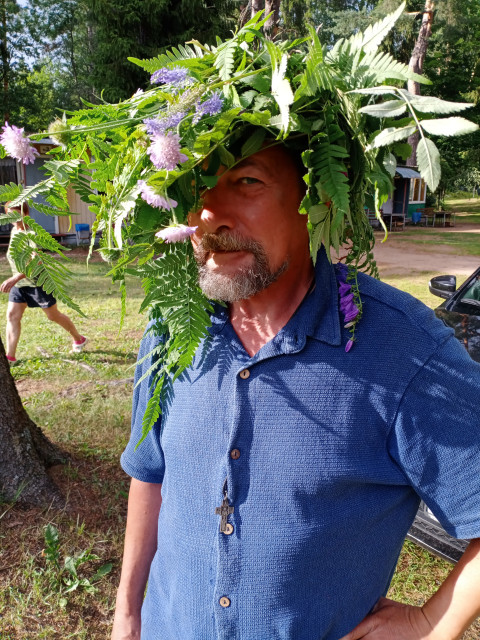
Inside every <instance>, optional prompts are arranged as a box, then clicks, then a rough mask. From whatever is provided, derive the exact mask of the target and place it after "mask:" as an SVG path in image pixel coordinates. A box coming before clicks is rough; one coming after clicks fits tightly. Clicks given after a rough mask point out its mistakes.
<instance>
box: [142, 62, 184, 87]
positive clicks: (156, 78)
mask: <svg viewBox="0 0 480 640" xmlns="http://www.w3.org/2000/svg"><path fill="white" fill-rule="evenodd" d="M150 82H151V83H152V84H171V85H173V86H174V87H178V88H179V89H181V88H184V87H186V86H187V85H189V84H191V83H192V82H194V80H193V78H192V77H191V76H189V75H188V70H187V69H184V68H183V67H172V69H169V68H168V67H162V68H161V69H159V70H158V71H155V72H154V73H153V74H152V75H151V77H150Z"/></svg>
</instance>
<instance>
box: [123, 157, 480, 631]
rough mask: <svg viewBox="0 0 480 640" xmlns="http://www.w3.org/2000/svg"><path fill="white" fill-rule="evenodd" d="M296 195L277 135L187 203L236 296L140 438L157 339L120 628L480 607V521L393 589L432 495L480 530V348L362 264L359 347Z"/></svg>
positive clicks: (256, 627) (442, 514)
mask: <svg viewBox="0 0 480 640" xmlns="http://www.w3.org/2000/svg"><path fill="white" fill-rule="evenodd" d="M302 195H303V189H302V185H301V180H300V174H299V172H298V171H297V168H296V163H295V161H294V159H293V158H292V156H291V155H290V154H289V152H288V151H287V150H286V149H285V148H284V147H282V146H276V147H272V148H268V149H263V150H262V151H260V152H258V153H256V154H254V155H252V156H250V157H249V158H247V159H245V160H243V161H241V162H239V163H238V164H236V165H235V166H234V167H233V168H231V169H229V170H226V171H224V172H223V173H222V174H221V176H220V177H219V180H218V182H217V184H216V186H215V187H214V188H212V189H210V190H208V191H207V192H206V193H205V197H204V201H203V207H202V208H201V210H200V211H198V212H196V213H195V214H193V215H191V218H190V224H191V225H194V226H196V227H197V229H196V231H195V233H194V235H193V236H192V243H193V248H194V252H195V256H196V259H197V261H198V265H199V283H200V286H201V287H202V289H203V290H204V292H205V294H206V295H207V296H208V297H209V298H211V299H215V300H221V301H224V302H225V303H227V304H226V305H217V306H216V307H215V311H214V313H213V314H212V325H211V328H210V330H209V337H208V338H207V339H206V340H205V342H204V344H202V345H201V346H200V348H199V349H198V352H197V354H196V356H195V359H194V362H193V364H192V365H191V366H190V367H189V369H188V370H187V371H186V372H185V373H184V374H183V375H181V376H180V377H179V378H178V379H177V380H175V381H174V382H173V383H172V386H171V389H170V391H169V393H168V394H166V397H165V400H164V401H163V403H162V416H161V418H160V419H159V420H158V422H157V424H156V425H155V427H154V428H153V430H152V431H151V432H150V433H149V434H148V436H147V437H146V438H145V439H144V440H143V442H142V443H141V444H140V445H139V446H138V447H137V446H136V445H137V443H138V442H139V440H140V438H141V433H142V418H143V414H144V411H145V407H146V403H147V401H148V398H149V395H150V393H151V387H150V384H151V380H152V375H151V373H149V369H150V367H151V365H152V363H153V362H154V360H155V357H156V356H155V352H154V351H153V350H154V349H155V347H156V346H157V345H158V343H159V339H158V338H153V337H151V336H150V335H149V334H148V332H147V334H146V336H145V338H144V340H143V343H142V347H141V350H140V354H139V365H138V367H137V374H136V379H137V381H138V380H140V378H141V377H142V376H144V375H145V377H144V379H143V381H142V382H141V383H140V384H139V385H137V386H136V388H135V392H134V406H133V420H132V435H131V440H130V443H129V444H128V446H127V448H126V450H125V452H124V453H123V456H122V465H123V468H124V469H125V471H126V472H127V473H128V474H129V475H130V476H131V477H132V483H131V490H130V498H129V507H128V521H127V530H126V542H125V554H124V562H123V569H122V577H121V583H120V587H119V590H118V597H117V609H116V616H115V622H114V628H113V633H112V639H113V640H138V639H140V638H142V640H180V639H181V640H213V639H214V638H215V639H218V640H220V639H222V640H227V639H228V640H280V639H282V640H314V639H315V640H339V638H343V640H357V639H360V638H364V639H366V640H446V639H447V638H448V639H449V640H452V639H454V638H459V637H460V635H461V634H462V632H463V630H464V629H465V628H466V627H467V626H468V625H469V624H470V623H471V621H472V620H473V619H474V618H475V616H476V615H478V613H479V610H480V543H479V541H478V540H473V541H472V542H471V543H470V545H469V547H468V549H467V551H466V552H465V554H464V556H463V558H462V560H461V561H460V562H459V563H458V565H457V566H456V567H455V568H454V570H453V572H452V574H451V575H450V577H449V578H448V579H447V580H446V582H445V583H444V584H443V585H442V586H441V587H440V589H439V590H438V592H437V593H436V594H435V595H434V596H433V597H432V598H431V599H430V600H429V601H428V602H427V603H426V604H425V605H424V606H423V607H412V606H407V605H402V604H399V603H395V602H392V601H390V600H387V599H385V597H384V596H385V594H386V592H387V589H388V586H389V583H390V579H391V576H392V574H393V571H394V568H395V564H396V561H397V558H398V555H399V553H400V550H401V547H402V543H403V540H404V537H405V535H406V533H407V531H408V529H409V527H410V525H411V523H412V521H413V518H414V516H415V513H416V510H417V507H418V504H419V500H420V498H422V499H424V500H425V501H426V503H427V504H428V505H429V506H430V508H431V509H432V510H433V511H434V512H435V514H436V515H437V517H438V518H439V520H440V521H441V523H442V525H443V526H444V527H445V528H446V529H447V531H449V532H450V533H452V534H453V535H456V536H457V537H461V538H469V539H475V538H478V537H479V536H480V465H479V460H480V456H479V454H480V439H479V426H480V424H479V414H478V408H477V402H476V400H475V399H476V398H478V393H479V390H480V367H479V366H478V365H477V364H475V363H474V362H473V361H472V360H471V359H470V358H469V356H468V355H467V354H466V352H465V351H464V349H463V348H462V347H461V345H460V344H459V343H458V342H457V341H456V339H455V338H454V336H453V333H452V332H451V330H449V329H447V328H446V327H445V326H444V325H443V324H442V323H441V322H440V321H438V320H436V319H435V317H434V314H433V312H432V311H431V310H429V309H427V308H426V307H425V306H424V305H422V304H421V303H419V302H418V301H416V300H414V299H413V298H411V297H410V296H408V295H406V294H403V293H401V292H399V291H397V290H395V289H393V288H391V287H388V286H386V285H384V284H381V283H379V282H378V281H376V280H374V279H373V278H370V277H369V276H366V275H364V274H358V281H359V287H360V290H361V293H362V300H363V315H362V320H361V322H360V323H359V325H358V328H357V334H356V335H357V342H356V344H355V348H354V349H353V350H352V351H351V352H350V353H345V343H346V342H347V340H348V331H347V330H346V329H344V328H343V327H342V323H341V321H340V314H339V293H338V283H337V277H336V273H335V268H334V267H333V266H332V265H331V264H330V263H329V261H328V259H327V256H326V254H325V252H324V251H323V250H322V251H321V252H320V254H319V256H318V257H317V261H316V264H315V265H314V264H313V263H312V260H311V258H310V255H309V237H308V231H307V224H306V218H305V216H302V215H300V214H299V213H298V209H299V204H300V201H301V198H302ZM152 351H153V353H152ZM157 351H158V350H157ZM148 354H150V355H149V356H148ZM145 356H147V357H145ZM147 582H148V586H147ZM146 586H147V590H146V596H145V599H144V593H145V588H146Z"/></svg>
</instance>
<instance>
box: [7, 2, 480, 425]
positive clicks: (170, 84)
mask: <svg viewBox="0 0 480 640" xmlns="http://www.w3.org/2000/svg"><path fill="white" fill-rule="evenodd" d="M404 8H405V3H403V4H402V5H401V6H400V7H399V8H398V9H397V11H395V13H393V14H391V15H389V16H387V17H386V18H385V19H384V20H382V21H380V22H378V23H376V24H375V25H373V26H371V27H369V28H368V29H367V30H366V31H365V32H364V33H357V34H355V35H353V36H352V37H351V38H349V39H342V40H340V41H338V42H337V44H336V45H335V46H334V47H333V48H332V49H330V50H328V49H327V48H326V47H325V46H322V44H321V42H320V41H319V38H318V36H317V33H316V32H315V30H314V29H311V31H310V35H309V37H307V38H302V39H298V40H294V41H293V42H291V41H290V42H275V43H274V42H271V41H269V40H268V39H266V38H265V37H264V36H263V34H262V31H261V28H262V26H263V24H264V23H265V21H266V19H265V18H262V15H261V13H260V14H258V15H257V16H255V17H254V18H253V19H252V20H250V21H249V22H248V23H247V24H246V25H245V26H244V27H243V28H242V29H240V30H239V31H238V32H237V33H236V34H235V35H234V36H233V37H232V38H231V39H230V40H227V41H225V42H221V41H220V40H219V41H218V42H217V45H216V46H206V45H205V46H204V45H201V44H200V43H198V42H196V41H193V42H190V43H188V44H185V45H184V46H178V48H174V49H172V50H171V51H169V52H167V53H166V54H162V55H159V56H158V57H156V58H153V59H151V60H137V59H134V58H131V61H132V62H134V63H135V64H138V65H139V66H141V67H142V68H143V69H145V71H146V72H148V73H149V74H150V76H151V77H150V83H151V86H150V88H149V89H148V90H146V91H141V90H139V91H137V93H135V94H134V95H133V96H132V97H131V98H130V99H129V100H125V101H123V102H120V103H118V104H107V103H102V104H100V105H89V104H88V105H86V107H85V108H84V109H82V110H79V111H76V112H73V113H70V114H68V115H69V117H68V118H67V117H66V116H64V118H63V119H62V120H57V121H55V122H54V123H52V125H51V127H50V129H49V133H50V135H51V136H52V138H53V139H54V140H55V141H56V142H57V143H58V145H59V146H58V147H56V148H55V149H54V150H53V151H52V152H51V155H52V159H51V160H49V161H47V162H46V163H45V167H46V170H47V178H46V179H45V180H44V181H43V182H41V183H39V184H36V185H35V186H33V187H27V188H22V187H21V186H17V185H14V184H11V185H7V186H5V187H0V200H10V201H12V204H13V205H15V204H20V203H21V202H25V201H27V202H29V203H30V204H31V205H34V206H35V208H36V209H37V210H38V211H41V212H43V213H45V214H47V215H70V211H69V207H68V201H67V186H69V185H70V186H71V187H73V189H75V191H76V192H77V194H78V195H79V196H80V198H81V199H82V200H83V201H84V202H87V203H88V204H89V206H90V210H91V211H92V212H94V213H95V215H96V221H95V223H94V225H93V228H92V248H93V242H94V240H95V236H96V234H98V233H99V232H101V239H100V251H101V253H102V255H103V256H104V258H105V259H107V260H109V261H111V262H112V270H111V274H113V277H114V279H116V280H117V281H119V282H120V285H121V287H122V291H123V292H125V287H124V279H125V276H126V274H132V275H135V276H137V277H140V278H141V280H142V283H143V287H144V290H145V298H144V300H143V303H142V306H141V310H146V309H148V310H149V311H150V313H151V315H152V316H153V317H154V318H156V320H157V322H156V323H155V329H154V330H155V331H157V332H160V333H162V334H163V335H164V336H165V340H164V342H163V343H162V345H161V346H160V347H158V350H159V352H161V356H162V357H160V358H159V359H158V360H157V364H155V365H154V366H155V367H156V387H155V390H154V394H153V397H152V400H151V401H150V404H149V406H148V408H147V412H146V414H145V419H144V427H145V429H144V433H145V434H146V433H147V431H148V429H149V428H150V426H151V425H152V424H153V423H154V421H155V419H156V418H157V416H158V412H159V410H160V409H159V399H160V397H161V393H162V389H163V388H164V383H165V382H166V381H168V380H172V379H173V378H174V377H176V376H178V375H180V374H181V372H182V371H183V370H184V369H185V368H186V367H187V366H188V365H189V364H190V363H191V361H192V358H193V355H194V353H195V351H196V350H197V347H198V345H199V344H200V341H201V340H202V339H203V338H204V336H205V335H206V329H207V327H208V326H209V323H210V319H209V313H210V312H211V310H212V307H211V303H210V301H208V300H206V299H205V297H204V295H203V294H202V292H201V290H200V289H199V287H198V284H197V269H196V264H195V260H194V259H193V254H192V249H191V246H190V243H189V242H182V240H185V239H186V238H187V237H188V236H189V235H190V234H191V233H192V232H193V230H192V228H190V227H188V226H186V222H187V216H188V213H189V212H190V211H194V210H197V209H198V208H199V206H200V202H201V196H202V192H203V191H204V190H205V189H208V188H212V187H214V186H215V184H216V181H217V175H216V173H217V170H218V168H219V166H220V165H223V166H225V167H227V168H230V167H232V166H233V165H235V164H236V163H237V162H238V161H239V160H241V159H242V158H244V157H246V156H249V155H251V154H254V153H256V152H257V151H259V150H260V149H261V148H262V147H264V146H265V143H266V141H268V142H267V144H282V143H284V144H287V146H290V147H292V148H294V149H296V151H297V152H298V153H300V154H301V159H302V163H303V166H304V178H303V179H304V181H305V183H306V185H307V191H306V195H305V197H304V199H303V201H302V203H301V206H300V211H301V213H304V214H305V215H307V216H308V228H309V231H310V250H311V255H312V258H313V260H315V258H316V256H317V253H318V250H319V248H320V246H321V245H322V244H323V245H324V246H325V247H326V248H327V253H328V250H329V249H330V248H333V249H334V250H335V251H337V252H338V251H339V250H340V248H345V247H346V248H347V249H348V254H347V258H346V264H347V265H348V268H347V269H346V268H342V269H340V271H337V277H338V279H339V284H340V289H341V291H340V293H341V299H342V311H343V313H344V315H345V321H346V324H347V325H349V326H350V327H351V329H352V331H354V330H355V324H356V322H357V321H358V318H359V317H360V315H361V314H360V313H358V307H359V304H360V303H359V297H358V290H357V289H356V287H355V275H354V274H355V272H356V269H364V270H367V271H370V272H372V273H373V274H375V273H376V265H375V262H374V259H373V254H372V247H373V243H374V238H373V233H372V230H371V227H370V225H369V224H368V220H367V216H366V215H365V213H364V205H365V194H367V196H368V197H370V199H371V202H370V203H369V207H370V208H372V209H373V208H375V210H376V212H377V216H378V217H379V220H380V215H379V208H380V206H381V205H382V203H383V202H385V201H386V199H387V198H388V196H389V194H390V193H391V191H392V184H393V176H394V175H395V167H396V157H407V156H408V155H410V147H409V146H408V145H407V144H405V143H402V142H401V141H403V140H405V139H406V138H408V136H410V135H411V134H413V133H415V132H419V135H420V141H419V145H418V152H417V158H418V168H419V171H420V173H421V175H422V177H423V178H424V179H425V181H426V183H427V184H428V186H429V187H430V189H431V190H435V189H436V187H437V185H438V182H439V179H440V160H439V154H438V150H437V148H436V146H435V144H434V142H433V141H432V140H430V139H428V138H427V137H426V134H427V133H432V134H435V135H439V134H440V135H457V134H462V133H469V132H471V131H473V130H475V129H476V128H477V127H476V125H474V124H473V123H471V122H469V121H468V120H465V119H464V118H460V117H449V118H441V119H438V118H437V117H436V115H435V114H442V115H444V114H448V113H453V112H458V111H462V110H464V109H466V108H467V107H469V106H471V105H468V104H460V103H452V102H445V101H441V100H439V99H437V98H432V97H421V96H415V95H413V94H411V93H409V92H408V91H406V90H405V89H404V88H403V86H404V85H405V82H406V81H407V80H409V79H413V80H416V81H417V82H421V83H427V84H428V80H426V79H425V78H423V77H421V76H418V75H416V74H414V73H413V72H412V71H410V70H409V68H408V67H407V66H406V65H404V64H402V63H400V62H397V61H396V60H394V59H393V58H392V57H391V56H390V55H389V54H388V53H385V52H383V51H381V50H380V49H379V46H380V44H381V42H382V40H383V39H384V37H385V36H386V35H387V34H388V32H389V31H390V30H391V29H392V27H393V26H394V24H395V22H396V20H397V19H398V18H399V17H400V15H401V14H402V12H403V10H404ZM379 100H380V101H379ZM426 114H434V115H433V116H431V115H426ZM39 135H40V137H41V136H43V135H45V134H39ZM35 137H36V136H30V138H31V139H34V138H35ZM0 142H1V143H2V145H3V147H4V149H5V151H6V152H7V153H8V154H10V155H12V156H13V157H16V158H17V159H21V160H22V161H23V162H29V161H32V162H33V159H34V152H33V151H32V147H31V145H30V141H29V139H28V138H27V137H25V135H24V133H23V130H20V129H16V128H14V127H10V126H8V125H5V127H4V129H3V134H2V135H1V136H0ZM38 195H41V196H42V197H43V198H44V199H45V200H46V202H47V203H48V204H42V203H40V202H38V201H36V200H35V198H36V197H37V196H38ZM14 218H15V215H14V213H11V214H8V215H5V216H1V217H0V222H6V221H8V220H13V219H14ZM26 223H27V225H28V227H29V228H30V229H31V230H33V231H34V232H35V234H36V235H35V244H36V248H35V249H32V242H31V240H29V242H25V241H24V240H23V239H22V235H21V234H18V235H17V236H16V237H15V239H14V241H13V242H14V246H12V255H13V257H14V259H15V260H16V261H17V264H18V265H19V267H20V268H21V270H22V271H23V272H25V273H26V274H27V275H29V276H30V275H31V276H34V277H36V278H37V281H38V282H39V284H40V285H41V286H43V287H44V288H45V290H46V291H52V292H54V293H55V295H56V296H57V297H58V298H59V299H61V300H63V301H64V302H66V303H67V304H69V305H70V306H73V307H75V308H78V307H76V305H75V304H74V303H73V301H72V300H71V299H70V297H69V296H68V294H67V288H66V284H65V278H66V276H67V275H68V272H67V270H66V269H65V266H64V264H63V263H62V262H60V261H59V260H58V258H55V259H54V258H53V257H52V256H51V255H50V254H47V253H45V250H50V251H54V252H56V253H57V254H59V255H60V256H63V251H64V249H63V248H62V247H61V246H60V245H59V244H58V243H57V242H55V241H54V240H53V239H52V238H51V236H50V235H49V234H47V233H46V232H45V231H44V230H43V229H42V228H41V227H40V226H39V225H38V224H36V223H35V221H34V220H32V219H31V218H26ZM30 238H31V235H30ZM91 250H92V249H91ZM352 274H353V275H352ZM355 308H356V309H357V312H356V311H355ZM352 344H353V342H352V340H350V341H349V343H348V344H347V347H348V350H349V349H350V348H351V346H352Z"/></svg>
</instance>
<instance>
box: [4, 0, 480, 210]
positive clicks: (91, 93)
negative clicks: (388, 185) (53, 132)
mask: <svg viewBox="0 0 480 640" xmlns="http://www.w3.org/2000/svg"><path fill="white" fill-rule="evenodd" d="M397 5H398V1H397V0H323V1H322V0H267V1H266V2H265V1H263V2H262V1H261V0H181V1H176V2H174V1H172V0H155V1H153V0H119V1H118V2H115V4H114V5H113V4H112V3H111V2H108V1H107V0H20V2H17V1H16V0H0V58H1V59H0V74H1V80H2V83H1V87H0V92H1V93H0V113H1V114H2V115H3V120H5V121H8V122H10V123H11V124H15V125H17V126H20V127H25V130H26V131H27V132H29V133H33V132H38V131H42V130H45V129H46V128H47V127H48V124H49V123H50V122H52V120H54V119H55V117H58V116H59V115H61V114H62V112H63V111H64V110H67V111H68V110H71V109H76V108H79V107H81V106H82V102H83V101H84V100H86V101H88V102H91V103H98V102H101V101H102V100H104V101H106V102H112V101H118V100H122V99H124V98H128V97H129V96H131V95H132V94H133V93H134V92H135V91H136V90H137V89H139V88H141V89H144V88H146V86H147V84H148V76H147V74H145V73H144V72H143V71H142V70H141V69H140V68H139V67H137V66H135V65H134V64H132V63H130V62H129V61H128V56H135V57H137V58H150V57H154V56H156V55H158V54H159V53H161V52H163V51H164V50H165V49H167V48H169V47H171V46H175V45H177V44H182V43H184V42H186V41H188V40H190V39H191V38H196V39H197V40H199V41H203V42H209V43H214V42H215V36H217V35H218V36H219V37H221V38H226V37H229V35H230V33H231V31H232V30H234V29H235V28H236V26H237V25H238V24H239V23H241V22H242V20H243V21H245V20H246V19H248V18H249V17H250V16H251V14H252V13H254V12H256V11H257V10H259V9H262V8H263V7H265V6H266V7H267V9H268V8H271V9H273V10H276V13H275V21H276V24H275V32H276V37H277V38H295V37H298V36H302V35H305V34H306V33H307V25H308V24H312V25H313V26H314V27H315V28H316V29H317V31H318V33H319V36H320V39H321V41H322V42H323V43H327V44H333V43H334V41H335V40H336V39H338V38H339V37H343V36H349V35H351V34H352V33H353V32H354V31H356V30H362V29H364V28H365V27H366V26H367V25H368V24H370V23H371V22H372V21H374V20H376V19H379V18H382V17H384V16H385V15H387V14H388V13H390V12H391V11H393V10H394V9H395V8H396V7H397ZM426 9H432V13H431V16H430V18H431V26H432V30H431V35H430V37H429V39H428V43H427V45H428V46H427V50H426V55H425V61H424V65H423V72H424V73H425V74H426V75H427V76H428V78H429V79H430V80H431V81H432V84H431V85H428V86H426V87H423V88H422V92H423V93H424V94H431V95H435V96H438V97H440V98H443V99H445V100H452V101H467V102H473V103H474V104H475V107H474V109H472V110H471V111H470V112H469V118H470V119H472V120H474V121H476V122H480V104H479V103H480V0H437V1H435V2H433V1H432V0H428V1H425V0H409V1H408V2H407V13H406V14H405V15H404V16H403V18H402V19H401V20H400V21H399V22H398V24H397V27H396V28H395V30H394V31H393V32H392V33H391V35H390V36H389V38H388V40H387V41H386V44H385V45H384V46H385V47H386V48H387V49H388V50H389V51H390V53H392V54H393V55H394V56H395V57H396V58H397V59H398V60H400V61H402V62H405V63H406V64H408V63H409V62H410V61H411V58H412V52H413V51H414V47H415V44H416V41H417V39H418V36H419V31H420V28H421V24H422V20H423V19H424V16H425V14H424V11H425V10H426ZM479 142H480V133H477V134H475V135H470V136H463V137H458V138H455V139H453V140H452V139H451V138H443V139H439V140H438V146H439V147H440V151H441V154H442V173H443V178H442V183H441V184H440V187H439V193H440V196H441V198H440V199H442V197H443V195H444V193H445V191H446V190H452V189H455V188H464V189H466V190H473V189H475V188H477V187H478V186H480V169H479V167H480V144H479Z"/></svg>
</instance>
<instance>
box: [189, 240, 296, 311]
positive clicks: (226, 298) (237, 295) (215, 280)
mask: <svg viewBox="0 0 480 640" xmlns="http://www.w3.org/2000/svg"><path fill="white" fill-rule="evenodd" d="M215 250H216V251H221V250H224V251H249V252H250V253H252V255H253V257H254V262H253V264H252V265H251V266H250V267H247V268H244V269H239V271H238V272H237V273H235V274H234V275H232V276H226V275H223V274H221V273H214V272H212V271H210V269H209V268H208V267H207V266H206V260H207V253H208V252H209V251H215ZM195 258H196V260H197V264H198V284H199V286H200V288H201V290H202V291H203V293H204V294H205V296H206V297H207V298H209V299H210V300H222V301H223V302H238V301H239V300H247V299H248V298H251V297H253V296H254V295H256V294H257V293H260V292H261V291H263V290H265V289H266V288H267V287H269V286H270V285H271V284H273V283H274V282H275V281H276V280H277V279H278V278H279V277H280V276H281V274H282V273H284V271H285V270H286V269H287V267H288V260H286V261H285V262H284V263H283V264H282V265H281V267H280V268H279V269H276V270H275V271H272V270H271V268H270V265H269V264H268V258H267V255H266V252H265V250H264V248H263V247H262V245H261V244H260V243H259V242H257V241H256V240H252V239H243V238H241V237H239V236H238V235H235V234H233V235H216V234H205V235H204V236H203V237H202V240H201V242H200V244H199V245H198V246H197V247H196V248H195Z"/></svg>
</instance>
